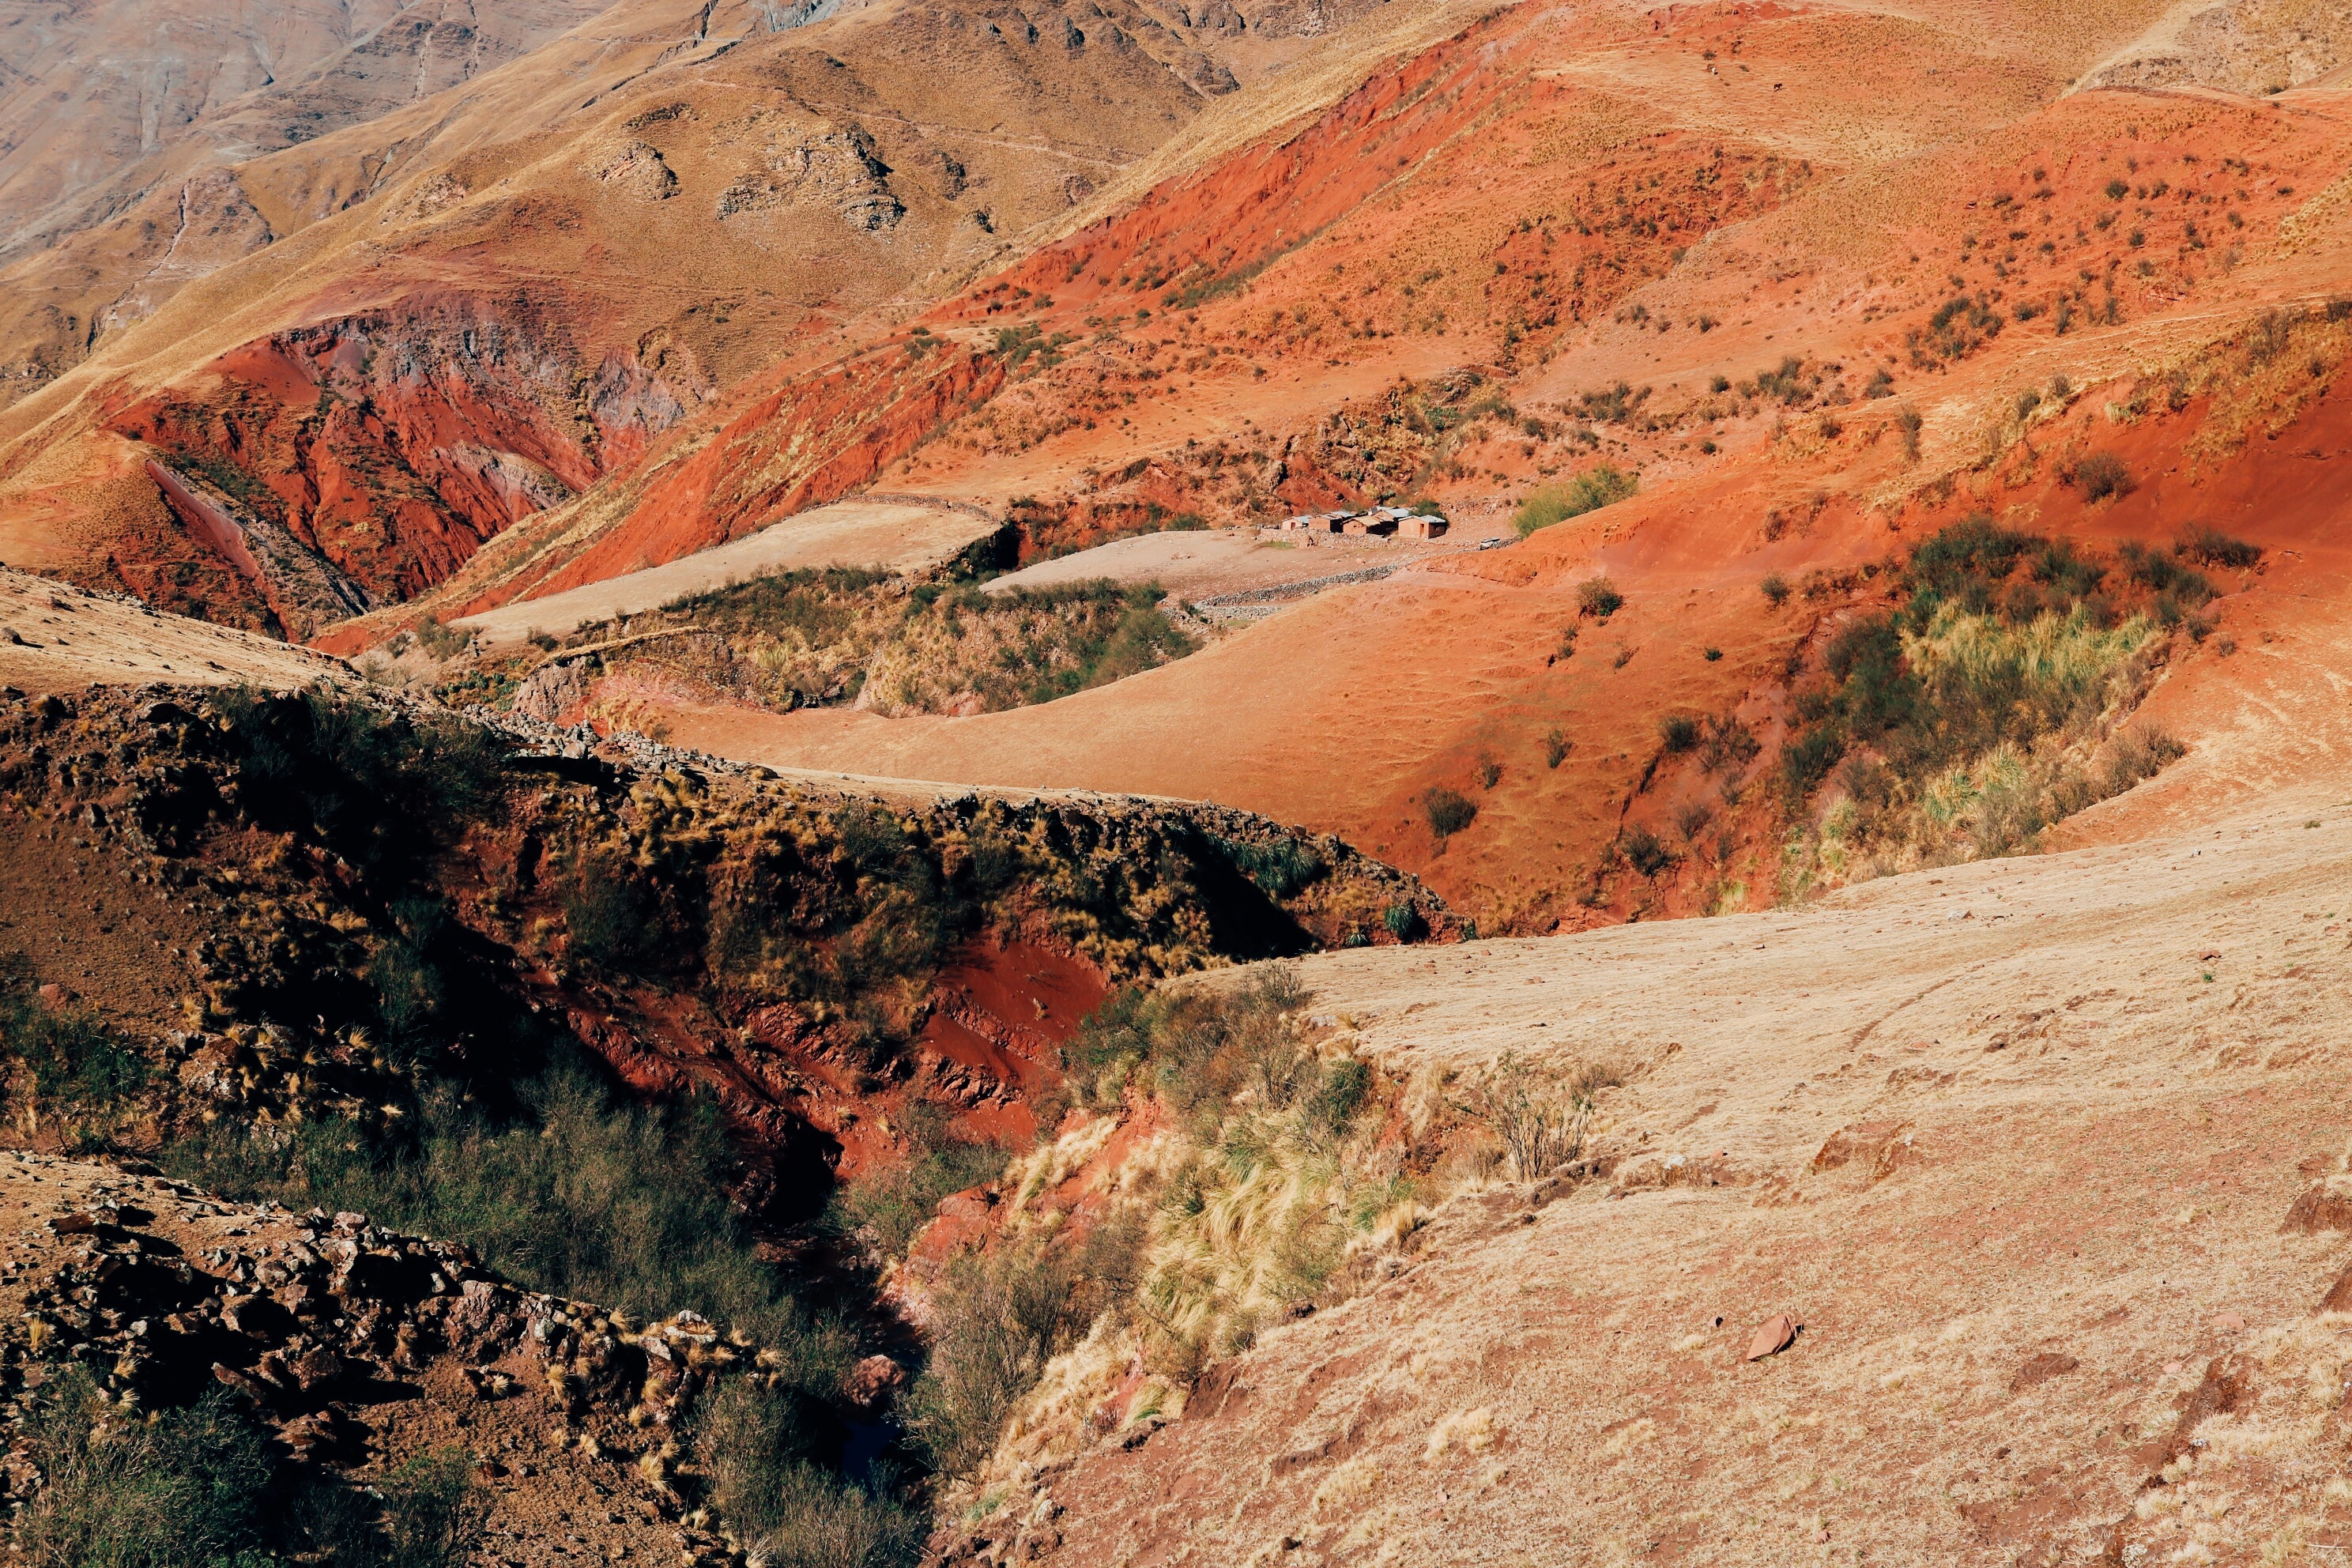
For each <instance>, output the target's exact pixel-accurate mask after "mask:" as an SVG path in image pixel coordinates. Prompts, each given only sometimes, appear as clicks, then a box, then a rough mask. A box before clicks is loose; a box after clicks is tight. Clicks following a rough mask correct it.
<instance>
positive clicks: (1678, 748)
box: [1658, 713, 1699, 756]
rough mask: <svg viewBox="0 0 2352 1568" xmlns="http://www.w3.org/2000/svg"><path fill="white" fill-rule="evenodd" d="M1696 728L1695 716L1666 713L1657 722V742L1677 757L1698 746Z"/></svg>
mask: <svg viewBox="0 0 2352 1568" xmlns="http://www.w3.org/2000/svg"><path fill="white" fill-rule="evenodd" d="M1698 727H1699V721H1698V718H1697V716H1696V714H1691V713H1668V714H1666V715H1665V716H1664V717H1663V718H1661V719H1660V720H1659V721H1658V740H1659V742H1661V743H1662V744H1664V747H1665V748H1666V750H1667V751H1668V752H1673V753H1675V755H1677V756H1679V755H1680V754H1682V753H1683V752H1687V751H1689V750H1691V749H1692V748H1693V747H1695V746H1696V745H1697V744H1698Z"/></svg>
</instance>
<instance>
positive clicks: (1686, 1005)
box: [1054, 805, 2352, 1568]
mask: <svg viewBox="0 0 2352 1568" xmlns="http://www.w3.org/2000/svg"><path fill="white" fill-rule="evenodd" d="M2313 822H2315V823H2316V824H2317V826H2306V824H2309V823H2313ZM2347 889H2352V809H2347V807H2346V806H2344V805H2328V806H2326V807H2323V808H2320V809H2317V810H2315V811H2314V810H2310V809H2309V808H2307V807H2304V806H2297V807H2296V808H2295V809H2294V810H2293V811H2288V812H2284V813H2277V812H2273V813H2272V814H2269V815H2265V816H2259V817H2255V818H2251V819H2247V820H2244V821H2242V822H2238V823H2233V824H2231V825H2229V826H2224V827H2222V828H2221V829H2219V830H2215V829H2213V828H2210V827H2209V828H2206V829H2203V830H2200V832H2199V833H2197V834H2195V835H2194V836H2187V837H2175V838H2171V839H2168V840H2165V841H2161V842H2157V843H2150V844H2146V845H2142V846H2138V847H2131V848H2103V849H2094V850H2085V851H2080V852H2076V853H2073V854H2068V855H2063V856H2052V857H2045V858H2038V859H2032V860H2022V861H2001V862H1997V863H1993V864H1990V865H1981V866H1972V867H1966V868H1956V869H1952V870H1948V871H1936V872H1923V873H1918V874H1915V875H1912V876H1907V877H1903V878H1897V879H1889V880H1886V881H1883V882H1879V883H1874V884H1871V885H1869V886H1867V887H1864V888H1860V889H1853V890H1851V891H1849V892H1847V893H1844V894H1843V895H1840V896H1837V897H1834V898H1832V899H1828V900H1823V901H1822V903H1820V904H1819V905H1817V906H1815V907H1813V908H1811V909H1809V910H1805V911H1803V912H1801V913H1792V914H1775V915H1755V916H1742V917H1731V918H1727V919H1721V920H1711V921H1679V922H1672V923H1668V924H1662V925H1643V926H1635V927H1629V928H1621V929H1617V930H1612V931H1602V932H1593V933H1589V934H1586V935H1582V936H1576V937H1562V938H1549V939H1538V940H1532V941H1525V942H1477V943H1473V944H1469V945H1466V946H1462V947H1456V948H1451V949H1446V950H1442V951H1436V952H1431V951H1428V950H1400V949H1380V950H1374V951H1370V952H1341V953H1335V954H1330V955H1327V956H1323V957H1318V958H1315V959H1312V960H1309V961H1307V962H1306V963H1303V964H1302V965H1301V973H1302V974H1303V975H1304V977H1305V978H1306V980H1307V983H1308V984H1310V985H1311V986H1312V987H1313V988H1314V990H1315V992H1316V994H1317V1002H1316V1006H1317V1008H1318V1011H1324V1012H1328V1013H1331V1014H1334V1015H1336V1016H1339V1018H1340V1019H1341V1020H1342V1021H1343V1022H1346V1021H1349V1020H1353V1021H1354V1022H1355V1023H1356V1024H1357V1025H1358V1026H1359V1027H1360V1047H1361V1048H1362V1049H1363V1050H1364V1051H1365V1052H1366V1053H1367V1054H1369V1055H1370V1056H1371V1057H1373V1058H1376V1059H1378V1060H1380V1061H1381V1062H1382V1063H1384V1064H1386V1065H1388V1066H1389V1067H1391V1068H1395V1069H1398V1070H1402V1071H1411V1070H1412V1069H1414V1068H1418V1067H1421V1066H1423V1065H1424V1064H1427V1065H1429V1066H1433V1067H1437V1068H1452V1069H1455V1070H1457V1071H1471V1072H1475V1071H1479V1070H1484V1069H1485V1068H1487V1067H1489V1066H1491V1065H1492V1064H1493V1063H1495V1062H1496V1061H1497V1060H1498V1059H1499V1058H1502V1057H1503V1056H1504V1055H1505V1054H1506V1053H1507V1052H1508V1053H1517V1054H1518V1055H1519V1056H1521V1057H1522V1058H1529V1059H1532V1060H1534V1061H1535V1062H1537V1063H1538V1068H1539V1076H1540V1075H1542V1074H1549V1072H1550V1071H1552V1070H1553V1069H1554V1068H1555V1067H1556V1066H1558V1067H1564V1066H1565V1065H1567V1064H1568V1063H1569V1062H1570V1061H1571V1060H1574V1059H1579V1058H1591V1057H1605V1058H1612V1059H1614V1060H1616V1061H1618V1062H1620V1063H1622V1065H1623V1066H1624V1067H1625V1068H1626V1069H1627V1070H1628V1073H1629V1079H1630V1080H1629V1082H1628V1083H1627V1084H1626V1085H1625V1086H1624V1087H1623V1088H1622V1089H1615V1090H1611V1091H1607V1092H1606V1093H1605V1094H1604V1097H1603V1100H1602V1107H1601V1121H1600V1123H1599V1126H1600V1128H1601V1134H1600V1138H1599V1142H1598V1147H1599V1148H1600V1149H1601V1151H1602V1152H1606V1153H1608V1154H1610V1155H1612V1156H1613V1157H1615V1158H1616V1159H1618V1160H1619V1161H1620V1162H1621V1163H1618V1164H1616V1166H1615V1169H1614V1174H1613V1177H1612V1179H1611V1180H1608V1181H1603V1182H1598V1183H1593V1184H1588V1185H1585V1186H1583V1187H1581V1188H1572V1189H1570V1190H1569V1191H1568V1192H1567V1193H1566V1194H1557V1195H1555V1197H1554V1199H1553V1200H1552V1201H1549V1202H1543V1201H1542V1194H1537V1193H1533V1192H1531V1191H1530V1190H1528V1189H1514V1188H1509V1187H1502V1188H1496V1189H1493V1190H1491V1191H1489V1192H1488V1193H1486V1194H1482V1195H1479V1196H1475V1197H1472V1198H1468V1199H1465V1200H1460V1201H1458V1202H1457V1203H1455V1204H1454V1205H1449V1206H1448V1208H1447V1209H1446V1210H1444V1211H1443V1212H1442V1213H1441V1215H1439V1216H1438V1218H1437V1220H1436V1222H1435V1223H1434V1224H1433V1226H1431V1227H1430V1229H1429V1231H1428V1232H1427V1233H1426V1245H1425V1247H1424V1248H1423V1261H1422V1262H1420V1263H1419V1265H1418V1266H1417V1267H1414V1268H1411V1269H1409V1270H1408V1271H1406V1272H1405V1273H1404V1274H1403V1275H1402V1277H1401V1278H1398V1279H1394V1280H1393V1281H1391V1283H1389V1284H1388V1285H1386V1286H1383V1287H1382V1288H1381V1289H1379V1290H1378V1291H1376V1292H1375V1293H1374V1294H1372V1295H1371V1296H1370V1297H1366V1298H1360V1299H1358V1300H1353V1301H1350V1302H1348V1303H1346V1304H1344V1305H1341V1306H1339V1307H1337V1308H1334V1309H1332V1310H1326V1311H1324V1312H1320V1313H1318V1314H1316V1315H1315V1316H1313V1317H1312V1318H1309V1319H1307V1321H1304V1322H1300V1323H1297V1324H1293V1325H1286V1326H1282V1327H1278V1328H1275V1329H1273V1330H1271V1331H1267V1332H1266V1333H1265V1334H1264V1335H1263V1336H1262V1337H1261V1339H1260V1341H1259V1342H1258V1345H1257V1348H1256V1349H1255V1351H1253V1352H1250V1353H1249V1354H1248V1355H1246V1356H1244V1358H1243V1359H1242V1360H1241V1361H1240V1363H1238V1364H1237V1365H1236V1366H1235V1367H1234V1371H1233V1375H1232V1378H1231V1382H1230V1384H1229V1385H1227V1387H1228V1391H1227V1392H1225V1393H1223V1394H1218V1395H1216V1396H1215V1397H1214V1398H1213V1400H1211V1401H1204V1402H1203V1403H1202V1405H1199V1406H1196V1409H1195V1412H1194V1413H1193V1414H1192V1415H1188V1416H1187V1417H1186V1418H1185V1419H1184V1420H1182V1421H1181V1422H1180V1423H1179V1424H1177V1425H1176V1426H1173V1427H1171V1428H1170V1429H1168V1430H1167V1431H1165V1432H1163V1433H1161V1434H1160V1435H1158V1436H1155V1437H1154V1438H1153V1439H1152V1441H1151V1442H1150V1444H1149V1445H1148V1446H1145V1447H1141V1448H1140V1449H1139V1450H1137V1451H1135V1452H1132V1453H1121V1452H1118V1451H1117V1450H1113V1451H1112V1452H1111V1453H1109V1454H1108V1456H1101V1457H1097V1458H1093V1459H1091V1460H1089V1461H1086V1462H1084V1463H1082V1464H1081V1465H1080V1467H1079V1468H1078V1469H1077V1470H1076V1472H1075V1473H1074V1474H1072V1475H1070V1476H1067V1477H1064V1478H1060V1479H1057V1480H1056V1481H1055V1485H1054V1495H1055V1500H1056V1501H1057V1502H1059V1503H1060V1504H1061V1505H1063V1506H1064V1507H1066V1508H1067V1509H1068V1510H1069V1515H1068V1517H1069V1519H1070V1520H1072V1521H1076V1522H1075V1524H1074V1525H1073V1526H1072V1527H1071V1528H1069V1529H1068V1530H1067V1531H1066V1535H1067V1544H1066V1553H1067V1554H1068V1556H1069V1557H1070V1559H1071V1560H1073V1561H1080V1562H1121V1563H1134V1564H1138V1565H1139V1568H1140V1565H1142V1564H1150V1563H1175V1562H1192V1563H1209V1562H1220V1563H1225V1562H1230V1563H1240V1562H1244V1561H1253V1562H1255V1561H1265V1562H1275V1561H1279V1562H1284V1563H1292V1562H1297V1563H1342V1562H1345V1563H1355V1562H1366V1563H1369V1562H1373V1561H1379V1562H1381V1563H1429V1564H1438V1563H1444V1564H1449V1565H1453V1564H1472V1563H1479V1564H1486V1563H1492V1564H1506V1563H1535V1562H1540V1563H1579V1564H1582V1563H1595V1564H1598V1563H1631V1562H1636V1561H1638V1562H1643V1563H1652V1562H1679V1563H1707V1564H1721V1563H1759V1564H1760V1563H1854V1562H1857V1561H1859V1562H1866V1563H1882V1564H1887V1563H1918V1564H1929V1563H1935V1564H1947V1563H1987V1564H1990V1563H2003V1564H2007V1563H2029V1562H2030V1563H2045V1562H2046V1563H2057V1562H2061V1561H2064V1562H2089V1561H2093V1560H2097V1561H2101V1562H2108V1563H2156V1562H2159V1561H2164V1562H2171V1561H2180V1562H2192V1561H2193V1562H2216V1561H2219V1562H2228V1563H2252V1562H2254V1561H2257V1560H2258V1559H2260V1560H2263V1561H2270V1560H2277V1561H2289V1560H2299V1551H2298V1553H2290V1554H2288V1555H2285V1556H2281V1555H2279V1553H2280V1552H2282V1551H2283V1550H2284V1549H2283V1548H2282V1547H2281V1546H2280V1545H2279V1544H2278V1543H2279V1542H2294V1541H2301V1542H2305V1543H2307V1544H2308V1545H2309V1546H2311V1547H2317V1546H2318V1545H2319V1544H2320V1543H2321V1542H2346V1541H2347V1540H2352V1509H2347V1504H2346V1501H2345V1500H2343V1499H2341V1498H2339V1497H2337V1496H2336V1495H2335V1493H2334V1492H2330V1493H2327V1494H2325V1495H2323V1494H2322V1493H2321V1492H2320V1491H2319V1490H2318V1489H2317V1481H2316V1479H2315V1478H2318V1477H2321V1476H2324V1475H2328V1474H2334V1473H2336V1470H2337V1469H2338V1468H2339V1467H2340V1457H2339V1452H2340V1437H2338V1436H2336V1430H2337V1428H2336V1419H2337V1418H2336V1416H2335V1415H2333V1414H2331V1412H2332V1411H2333V1409H2334V1407H2335V1405H2336V1402H2337V1400H2338V1398H2339V1396H2340V1394H2341V1389H2342V1386H2343V1375H2342V1374H2343V1372H2344V1371H2345V1370H2346V1369H2347V1367H2352V1320H2347V1319H2345V1318H2342V1317H2338V1316H2335V1315H2329V1314H2322V1313H2320V1312H2319V1311H2318V1308H2319V1304H2320V1301H2321V1298H2322V1297H2323V1296H2324V1295H2325V1294H2326V1292H2327V1291H2328V1290H2329V1288H2330V1282H2331V1281H2332V1280H2334V1279H2336V1275H2337V1272H2338V1270H2339V1269H2341V1268H2343V1267H2344V1266H2345V1264H2346V1262H2347V1257H2352V1247H2347V1241H2346V1238H2345V1237H2342V1236H2339V1235H2335V1234H2332V1233H2326V1232H2323V1233H2320V1234H2305V1233H2302V1232H2299V1231H2290V1232H2288V1233H2284V1234H2283V1233H2282V1230H2281V1221H2282V1218H2283V1217H2284V1216H2285V1215H2287V1214H2288V1212H2289V1209H2290V1206H2291V1205H2293V1204H2294V1201H2295V1199H2296V1198H2297V1196H2298V1194H2304V1193H2305V1192H2306V1191H2307V1190H2308V1189H2311V1188H2312V1187H2313V1186H2314V1185H2315V1184H2316V1183H2318V1182H2320V1181H2322V1180H2323V1179H2324V1178H2326V1175H2327V1173H2330V1172H2333V1171H2336V1170H2337V1169H2339V1168H2340V1166H2341V1164H2342V1161H2341V1159H2340V1158H2339V1155H2340V1152H2341V1151H2342V1150H2343V1148H2344V1145H2345V1138H2346V1131H2347V1129H2346V1125H2345V1115H2344V1109H2343V1101H2342V1094H2341V1085H2342V1081H2343V1072H2344V1068H2345V1065H2346V1061H2347V1046H2346V1044H2345V1038H2346V1023H2347V1006H2346V1003H2345V1000H2344V998H2345V995H2346V994H2347V983H2352V955H2347V945H2352V942H2347V934H2346V933H2347V931H2352V894H2347ZM1846 1129H1853V1130H1857V1131H1852V1132H1848V1133H1847V1134H1846V1135H1845V1136H1844V1138H1843V1140H1840V1139H1839V1137H1838V1136H1837V1135H1839V1134H1840V1132H1841V1130H1846ZM1840 1142H1843V1144H1844V1145H1845V1146H1846V1147H1847V1148H1849V1149H1850V1150H1853V1151H1854V1152H1853V1157H1852V1158H1851V1159H1845V1160H1843V1162H1841V1159H1840V1153H1839V1144H1840ZM1817 1156H1819V1158H1817ZM1539 1205H1540V1206H1539ZM1783 1312H1785V1313H1788V1314H1790V1315H1791V1316H1792V1317H1794V1318H1795V1319H1796V1321H1798V1322H1800V1323H1801V1324H1802V1325H1803V1329H1802V1331H1801V1334H1800V1335H1799V1337H1798V1339H1797V1341H1796V1343H1795V1345H1794V1346H1793V1348H1791V1349H1790V1350H1789V1351H1787V1352H1784V1353H1782V1354H1780V1355H1777V1356H1774V1357H1772V1358H1770V1359H1769V1360H1764V1361H1760V1362H1756V1363H1749V1362H1747V1361H1745V1360H1744V1359H1743V1352H1745V1351H1746V1349H1747V1347H1748V1340H1749V1336H1750V1334H1751V1333H1752V1332H1753V1331H1755V1329H1756V1328H1757V1325H1758V1324H1759V1321H1762V1320H1764V1319H1766V1318H1768V1317H1769V1316H1771V1315H1773V1314H1777V1313H1783ZM1212 1410H1213V1411H1214V1413H1213V1414H1211V1413H1210V1412H1211V1411H1212ZM2184 1455H2185V1456H2188V1458H2187V1459H2186V1460H2185V1461H2184V1460H2183V1459H2182V1456H2184ZM1269 1460H1271V1469H1269V1468H1268V1461H1269ZM2184 1464H2185V1466H2186V1468H2184ZM2307 1478H2309V1479H2307ZM1284 1542H1291V1543H1293V1544H1292V1545H1291V1546H1289V1547H1288V1548H1285V1547H1284V1545H1283V1543H1284ZM2266 1549H2267V1551H2268V1552H2269V1555H2268V1556H2265V1555H2264V1553H2265V1551H2266ZM1261 1552H1263V1553H1264V1554H1263V1555H1257V1556H1254V1555H1253V1554H1254V1553H1261ZM2311 1560H2312V1561H2325V1560H2326V1558H2325V1557H2321V1556H2318V1555H2314V1556H2313V1557H2312V1558H2311Z"/></svg>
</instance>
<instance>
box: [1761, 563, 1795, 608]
mask: <svg viewBox="0 0 2352 1568" xmlns="http://www.w3.org/2000/svg"><path fill="white" fill-rule="evenodd" d="M1756 589H1757V592H1759V593H1760V594H1762V595H1764V600H1765V602H1766V603H1767V604H1769V605H1771V606H1772V607H1773V608H1774V609H1776V610H1777V609H1779V608H1780V606H1781V605H1785V604H1787V603H1788V602H1789V580H1788V579H1787V578H1786V577H1783V576H1781V575H1780V574H1779V573H1778V572H1767V573H1766V574H1764V580H1763V581H1762V582H1760V583H1759V584H1756Z"/></svg>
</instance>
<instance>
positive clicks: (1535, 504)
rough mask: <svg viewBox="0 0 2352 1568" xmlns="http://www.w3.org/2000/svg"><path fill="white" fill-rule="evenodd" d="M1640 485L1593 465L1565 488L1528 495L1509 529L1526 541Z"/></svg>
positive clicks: (1617, 472)
mask: <svg viewBox="0 0 2352 1568" xmlns="http://www.w3.org/2000/svg"><path fill="white" fill-rule="evenodd" d="M1640 483H1641V481H1640V480H1639V479H1638V478H1636V477H1635V476H1634V475H1633V474H1629V473H1625V472H1622V470H1620V469H1618V468H1612V467H1611V466H1610V465H1609V464H1607V463H1600V464H1596V465H1595V466H1594V467H1592V468H1589V469H1587V470H1586V471H1585V472H1583V473H1581V474H1579V475H1577V476H1576V477H1575V478H1574V479H1570V480H1569V481H1568V482H1567V483H1566V484H1564V485H1545V486H1543V487H1542V488H1541V489H1538V490H1536V491H1535V492H1533V493H1532V494H1530V495H1529V496H1528V499H1527V500H1524V501H1522V502H1520V503H1519V510H1518V511H1517V513H1516V514H1514V515H1513V517H1512V519H1511V526H1512V527H1513V528H1515V529H1517V531H1518V534H1519V537H1520V538H1521V539H1525V538H1527V537H1528V535H1529V534H1531V533H1534V532H1535V531H1537V530H1538V529H1543V528H1549V527H1550V526H1551V525H1552V524H1554V523H1556V522H1565V521H1568V520H1569V519H1570V518H1572V517H1582V516H1583V515H1584V514H1585V513H1586V512H1589V511H1598V510H1601V508H1602V507H1604V506H1614V505H1615V504H1616V503H1617V502H1619V501H1621V500H1624V499H1625V498H1626V497H1628V496H1630V495H1632V494H1633V492H1634V491H1635V490H1636V489H1639V488H1640Z"/></svg>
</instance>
